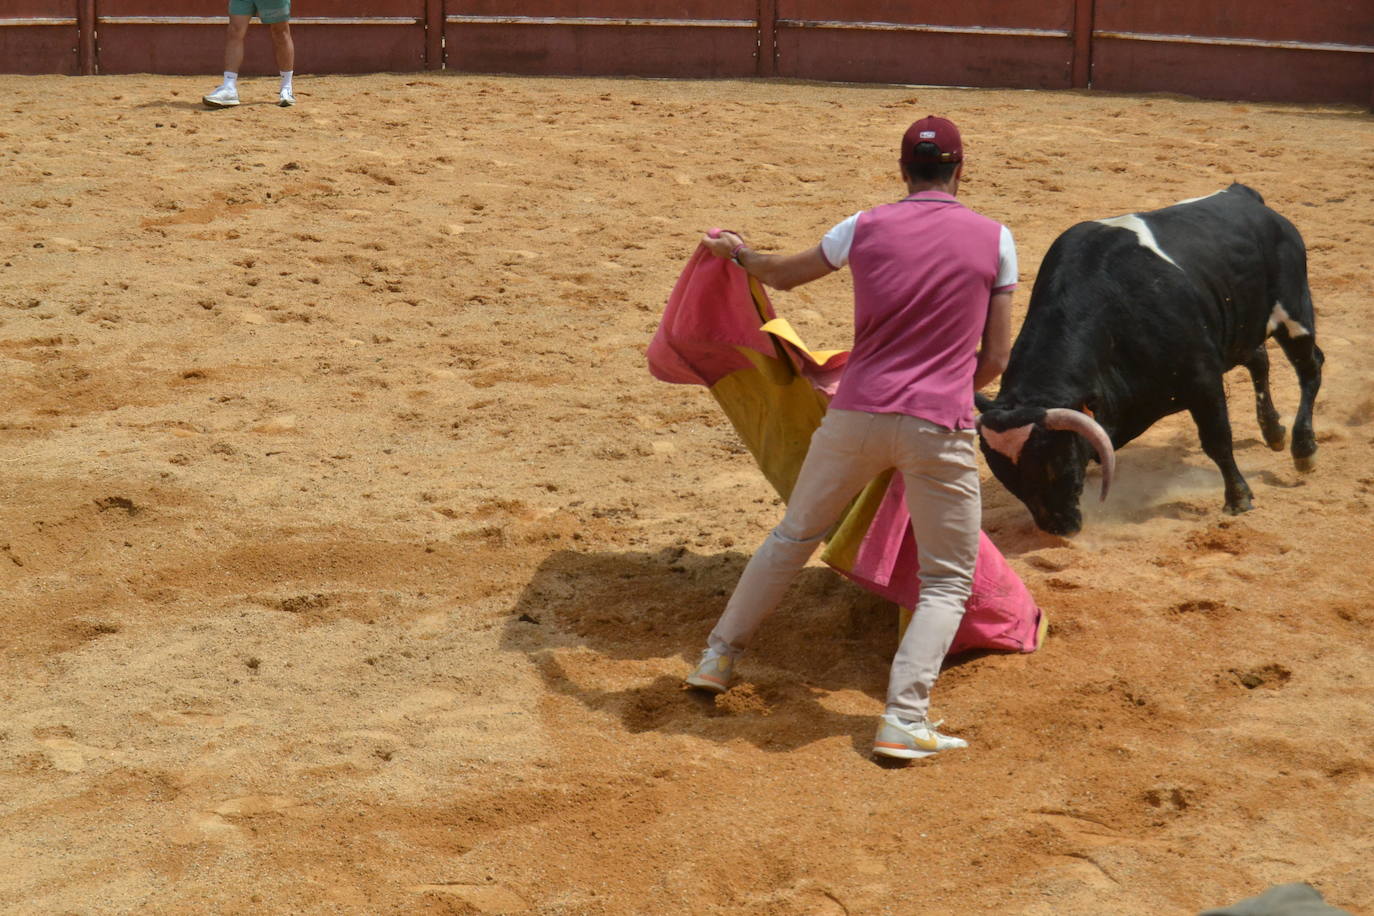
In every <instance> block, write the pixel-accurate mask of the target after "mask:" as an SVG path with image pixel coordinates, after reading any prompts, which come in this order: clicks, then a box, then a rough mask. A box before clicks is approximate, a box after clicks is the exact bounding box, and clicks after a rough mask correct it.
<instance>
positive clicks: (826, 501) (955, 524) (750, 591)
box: [709, 410, 982, 722]
mask: <svg viewBox="0 0 1374 916" xmlns="http://www.w3.org/2000/svg"><path fill="white" fill-rule="evenodd" d="M974 435H975V434H974V433H973V432H972V431H963V432H957V431H952V430H948V429H946V428H944V427H942V426H939V425H937V424H935V423H931V422H928V421H926V420H922V419H920V418H919V417H911V416H906V415H905V414H874V413H864V412H862V411H853V410H831V411H829V412H828V413H826V415H825V419H824V420H823V421H822V422H821V425H820V428H819V429H817V430H816V432H815V434H814V435H813V436H812V437H811V447H810V449H809V450H808V452H807V454H806V460H805V462H804V463H803V464H802V469H801V473H800V475H799V476H798V478H797V485H796V487H795V488H794V489H793V491H792V498H791V500H790V501H789V502H788V505H787V512H786V514H785V515H784V516H783V519H782V522H781V523H779V524H778V526H777V527H776V528H774V529H773V531H772V532H771V533H770V534H769V535H768V537H767V538H766V539H764V542H763V545H762V546H761V547H759V549H758V550H757V551H756V552H755V553H754V555H753V557H751V558H750V560H749V564H748V565H747V566H746V567H745V569H744V574H743V575H741V576H740V580H739V584H738V585H736V586H735V592H734V594H733V595H731V597H730V601H729V603H728V604H727V605H726V607H725V612H724V613H723V614H722V615H721V618H720V620H719V621H718V622H717V623H716V626H715V629H714V630H712V631H711V636H710V640H709V644H710V646H711V647H712V648H713V649H715V650H716V651H717V652H722V653H725V654H728V655H738V654H739V653H741V652H743V651H744V649H745V648H746V647H747V646H748V644H749V641H750V639H751V638H752V637H753V635H754V632H755V631H756V630H757V629H758V628H759V625H760V624H762V623H763V621H764V620H765V619H766V618H767V617H768V615H770V614H771V613H772V612H773V610H774V608H776V607H777V605H778V602H779V601H780V600H781V599H782V596H783V593H784V592H785V591H786V590H787V587H788V585H790V584H791V582H792V580H793V579H794V578H795V577H796V575H797V573H798V572H799V571H800V570H801V568H802V567H803V566H805V565H806V561H807V560H808V559H809V558H810V557H811V554H812V553H813V552H815V549H816V547H817V545H818V544H819V543H820V542H821V540H822V539H823V538H824V537H825V536H826V535H827V534H828V533H829V532H830V529H831V528H832V527H833V526H834V524H835V522H836V521H838V520H839V518H840V515H841V513H843V512H844V509H845V507H846V506H848V505H849V502H850V500H852V499H853V498H854V497H855V496H856V495H857V494H858V492H859V491H860V490H862V489H863V487H864V486H865V485H866V484H867V483H868V482H869V481H870V480H872V479H873V478H874V477H876V476H877V475H878V474H880V473H882V472H883V471H885V470H887V469H888V468H896V469H897V470H898V471H899V472H900V473H901V474H902V477H903V479H904V480H905V482H906V501H907V508H908V509H909V510H910V512H911V527H912V531H913V532H914V534H915V536H916V545H917V556H918V559H919V562H920V573H919V575H920V579H921V596H920V600H919V601H918V602H917V604H916V611H915V615H914V616H913V617H912V620H911V624H910V626H908V627H907V630H906V634H905V635H904V636H903V637H902V641H901V645H900V646H898V648H897V654H896V656H895V657H894V658H893V660H892V671H891V674H890V676H889V680H888V689H887V712H889V713H892V714H894V715H897V716H900V717H901V718H903V719H909V720H913V721H917V722H919V721H922V720H924V719H925V717H926V713H927V711H928V710H929V708H930V690H931V687H932V686H934V684H935V679H936V678H937V677H939V674H940V666H941V664H942V663H943V662H944V658H945V653H946V652H948V651H949V646H950V643H951V642H953V640H954V633H955V631H956V630H957V629H958V628H959V621H960V620H961V619H962V618H963V616H964V603H965V602H966V601H967V600H968V596H969V592H970V591H971V590H972V587H973V566H974V563H975V562H976V561H977V559H978V532H979V528H980V527H981V516H982V501H981V499H980V496H979V488H978V463H977V458H976V455H975V451H974Z"/></svg>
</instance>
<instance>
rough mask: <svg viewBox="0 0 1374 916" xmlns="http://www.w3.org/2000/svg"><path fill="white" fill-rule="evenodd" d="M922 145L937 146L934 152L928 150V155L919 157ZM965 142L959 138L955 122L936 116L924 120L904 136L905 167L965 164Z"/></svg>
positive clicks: (907, 130) (903, 161)
mask: <svg viewBox="0 0 1374 916" xmlns="http://www.w3.org/2000/svg"><path fill="white" fill-rule="evenodd" d="M922 143H931V144H934V145H935V150H936V151H934V152H932V151H930V150H929V148H927V149H926V150H925V151H924V152H925V153H926V155H919V154H917V152H916V147H917V146H919V145H920V144H922ZM963 161H964V141H963V140H962V139H961V138H960V136H959V128H957V127H955V126H954V122H953V121H949V120H946V119H945V118H937V117H935V116H934V115H930V116H929V117H925V118H922V119H921V120H919V121H917V122H916V123H915V124H913V125H911V126H910V127H908V128H907V129H906V133H905V134H903V135H902V164H903V165H938V164H940V163H942V162H963Z"/></svg>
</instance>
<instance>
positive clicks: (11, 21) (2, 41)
mask: <svg viewBox="0 0 1374 916" xmlns="http://www.w3.org/2000/svg"><path fill="white" fill-rule="evenodd" d="M78 25H79V19H78V0H6V2H5V4H4V10H3V12H0V73H62V74H67V75H76V74H78V73H80V72H81V56H80V43H81V35H80V31H79V28H78Z"/></svg>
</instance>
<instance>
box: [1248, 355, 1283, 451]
mask: <svg viewBox="0 0 1374 916" xmlns="http://www.w3.org/2000/svg"><path fill="white" fill-rule="evenodd" d="M1245 368H1246V369H1248V370H1249V371H1250V381H1252V382H1254V385H1255V416H1256V417H1258V418H1259V425H1260V432H1262V433H1263V434H1264V444H1265V445H1267V446H1269V447H1270V448H1272V449H1273V450H1274V451H1276V452H1277V451H1278V450H1279V449H1281V448H1283V446H1284V443H1285V442H1286V441H1287V433H1288V431H1287V430H1286V429H1284V428H1283V424H1282V423H1281V422H1279V412H1278V411H1277V410H1275V409H1274V401H1273V400H1272V399H1271V398H1270V396H1269V350H1268V349H1267V347H1266V345H1265V344H1260V345H1259V346H1258V347H1256V348H1255V352H1253V353H1251V354H1250V355H1249V356H1248V357H1247V358H1246V360H1245Z"/></svg>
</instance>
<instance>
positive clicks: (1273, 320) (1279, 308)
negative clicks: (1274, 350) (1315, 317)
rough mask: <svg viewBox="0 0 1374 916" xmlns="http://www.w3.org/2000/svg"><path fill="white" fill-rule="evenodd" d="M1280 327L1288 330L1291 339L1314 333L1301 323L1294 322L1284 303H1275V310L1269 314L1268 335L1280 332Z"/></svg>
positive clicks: (1266, 329) (1266, 331)
mask: <svg viewBox="0 0 1374 916" xmlns="http://www.w3.org/2000/svg"><path fill="white" fill-rule="evenodd" d="M1279 325H1283V326H1284V327H1285V328H1287V329H1288V336H1289V337H1305V336H1307V335H1308V334H1311V333H1312V332H1311V331H1309V330H1308V329H1307V328H1305V327H1303V326H1302V324H1301V323H1300V322H1297V321H1294V320H1293V319H1292V318H1290V317H1289V316H1288V312H1287V311H1285V310H1284V307H1283V303H1282V302H1275V303H1274V310H1273V311H1272V312H1270V313H1269V325H1268V327H1266V328H1265V330H1264V332H1265V333H1266V334H1272V333H1274V332H1275V331H1277V330H1278V328H1279Z"/></svg>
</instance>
